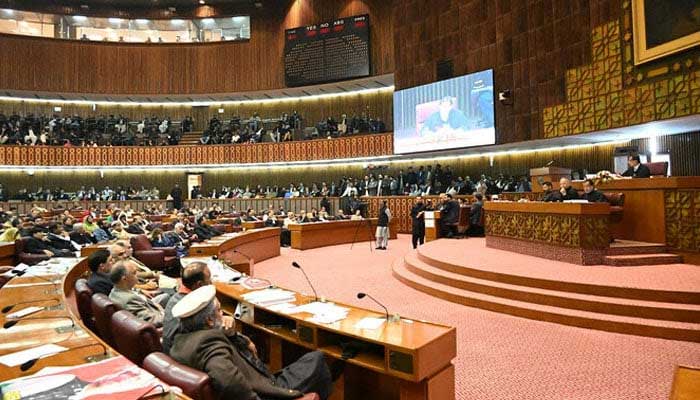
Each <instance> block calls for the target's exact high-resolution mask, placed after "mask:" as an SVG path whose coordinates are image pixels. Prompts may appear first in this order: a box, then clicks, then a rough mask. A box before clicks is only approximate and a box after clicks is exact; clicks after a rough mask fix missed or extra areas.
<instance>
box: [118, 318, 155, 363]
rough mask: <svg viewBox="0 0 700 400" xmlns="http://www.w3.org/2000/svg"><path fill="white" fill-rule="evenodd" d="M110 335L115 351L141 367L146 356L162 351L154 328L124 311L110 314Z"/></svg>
mask: <svg viewBox="0 0 700 400" xmlns="http://www.w3.org/2000/svg"><path fill="white" fill-rule="evenodd" d="M112 334H113V335H114V343H115V344H116V347H117V351H119V353H121V354H122V355H123V356H125V357H126V358H128V359H129V360H131V362H133V363H134V364H137V365H141V364H142V363H143V359H144V358H146V356H147V355H149V354H151V353H153V352H155V351H163V347H162V346H161V344H160V335H159V334H158V331H157V330H156V327H155V326H154V325H153V324H152V323H150V322H146V321H144V320H142V319H139V318H136V317H135V316H134V314H132V313H130V312H128V311H126V310H121V311H117V312H115V313H114V314H112Z"/></svg>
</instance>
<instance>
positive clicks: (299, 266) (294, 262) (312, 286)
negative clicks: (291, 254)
mask: <svg viewBox="0 0 700 400" xmlns="http://www.w3.org/2000/svg"><path fill="white" fill-rule="evenodd" d="M292 267H294V268H297V269H298V270H300V271H301V273H302V274H304V277H305V278H306V282H308V283H309V286H311V290H313V291H314V296H315V297H316V300H315V301H318V293H316V289H315V288H314V285H313V284H311V280H309V277H308V275H306V272H304V268H302V267H301V265H299V263H297V262H296V261H292Z"/></svg>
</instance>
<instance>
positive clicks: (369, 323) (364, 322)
mask: <svg viewBox="0 0 700 400" xmlns="http://www.w3.org/2000/svg"><path fill="white" fill-rule="evenodd" d="M384 322H386V319H385V318H374V317H366V318H362V319H361V320H359V321H357V323H356V324H355V328H356V329H377V328H379V327H380V326H382V325H383V324H384Z"/></svg>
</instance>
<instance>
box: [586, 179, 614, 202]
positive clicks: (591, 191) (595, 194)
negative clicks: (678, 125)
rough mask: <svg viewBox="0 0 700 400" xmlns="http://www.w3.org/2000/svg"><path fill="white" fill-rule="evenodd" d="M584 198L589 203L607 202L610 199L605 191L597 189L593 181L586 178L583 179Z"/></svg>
mask: <svg viewBox="0 0 700 400" xmlns="http://www.w3.org/2000/svg"><path fill="white" fill-rule="evenodd" d="M582 198H583V199H584V200H586V201H588V202H589V203H607V202H608V199H607V198H606V197H605V195H604V194H603V192H601V191H599V190H597V189H596V188H595V185H594V184H593V181H592V180H590V179H586V180H585V181H583V196H582Z"/></svg>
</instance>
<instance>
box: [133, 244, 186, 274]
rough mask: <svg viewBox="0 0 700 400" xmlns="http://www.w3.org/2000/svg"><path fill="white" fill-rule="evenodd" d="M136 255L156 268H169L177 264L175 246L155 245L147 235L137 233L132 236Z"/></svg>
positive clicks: (148, 265)
mask: <svg viewBox="0 0 700 400" xmlns="http://www.w3.org/2000/svg"><path fill="white" fill-rule="evenodd" d="M131 247H133V249H134V257H135V258H136V259H138V260H139V261H141V262H142V263H144V264H145V265H146V266H147V267H148V268H150V269H154V270H167V269H170V268H173V267H175V266H176V265H177V263H178V259H177V256H176V254H177V252H176V250H175V247H153V245H151V242H150V241H149V240H148V237H146V235H136V236H133V237H132V238H131Z"/></svg>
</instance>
